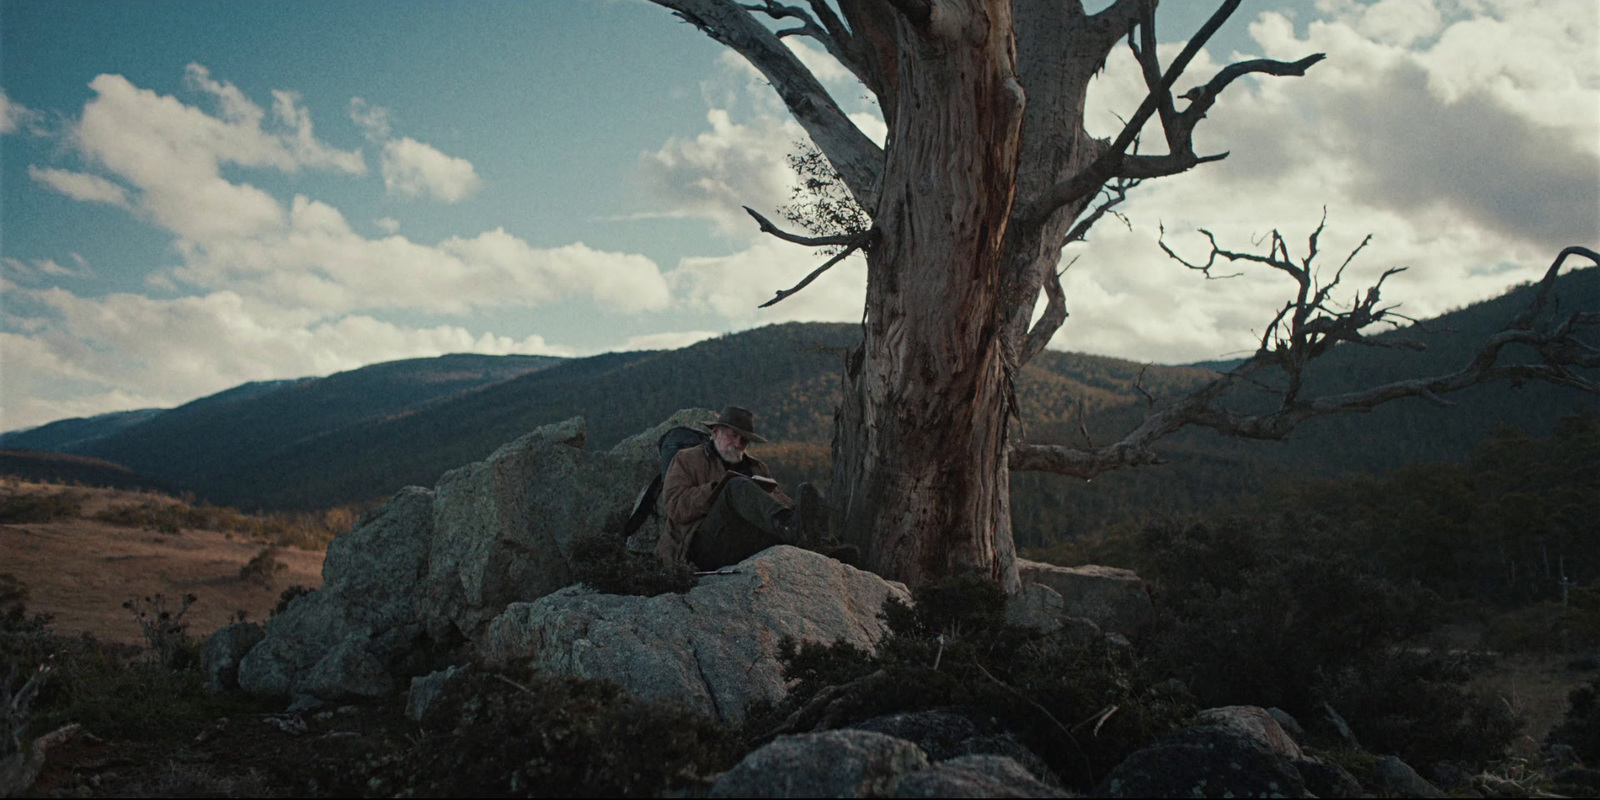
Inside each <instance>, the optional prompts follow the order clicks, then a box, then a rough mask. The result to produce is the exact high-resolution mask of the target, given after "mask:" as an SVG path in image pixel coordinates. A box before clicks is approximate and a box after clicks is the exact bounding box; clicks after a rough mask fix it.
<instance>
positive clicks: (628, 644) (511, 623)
mask: <svg viewBox="0 0 1600 800" xmlns="http://www.w3.org/2000/svg"><path fill="white" fill-rule="evenodd" d="M731 569H732V570H733V572H734V574H731V575H713V576H706V577H704V578H702V579H701V580H700V585H699V586H697V587H695V588H694V589H692V590H690V591H689V592H688V593H686V594H681V595H678V594H664V595H657V596H655V597H638V596H623V595H604V594H597V593H595V592H594V591H592V590H590V589H587V588H584V587H581V586H572V587H568V588H565V589H562V590H561V591H558V592H556V593H554V594H551V595H548V596H546V597H543V598H540V599H538V600H535V601H533V602H531V603H513V604H512V605H511V606H510V607H508V608H507V609H506V610H505V613H503V614H501V615H500V616H498V617H496V618H495V619H494V620H493V621H492V622H490V623H489V624H488V625H487V626H486V628H485V629H484V631H483V633H482V635H481V636H479V637H478V639H477V641H476V644H477V650H478V653H479V655H480V656H481V657H482V658H483V659H484V661H485V662H486V663H488V664H490V665H507V664H513V663H528V664H531V665H532V666H534V667H536V668H538V669H541V670H544V671H546V672H551V673H557V674H564V675H576V676H580V677H585V678H604V679H608V680H611V681H614V682H616V683H617V684H619V685H621V686H622V687H623V688H624V689H626V690H628V691H629V692H631V693H632V694H634V695H636V696H639V697H643V698H647V699H653V700H661V701H667V702H681V703H683V704H685V705H687V706H688V707H689V708H690V709H691V710H693V711H696V712H699V713H703V714H708V715H714V716H717V717H720V718H722V719H728V720H735V719H739V718H742V717H743V716H744V714H745V711H746V709H747V707H748V706H749V705H750V704H751V703H752V702H755V701H757V700H766V701H771V702H777V701H779V700H781V699H782V698H783V696H784V694H785V692H786V688H785V680H784V676H783V671H782V668H781V666H780V665H779V663H778V659H777V656H778V644H779V642H780V641H781V640H782V639H783V638H784V637H793V638H794V639H796V640H801V641H817V642H836V641H845V642H849V643H850V644H853V645H855V646H857V647H861V648H863V649H869V650H870V649H872V648H873V647H874V646H876V644H877V642H878V640H879V639H880V638H882V636H883V635H884V633H886V631H887V628H886V626H885V625H884V623H883V621H882V620H881V619H879V617H878V612H879V610H880V609H882V607H883V603H884V601H885V600H886V599H887V598H889V597H897V598H899V599H900V600H902V601H905V602H909V601H910V594H909V592H907V590H906V587H905V586H904V585H903V584H899V583H895V582H892V581H886V580H884V579H883V578H880V577H878V576H877V575H874V574H872V573H870V572H863V571H862V570H858V569H856V568H854V567H851V566H848V565H845V564H842V563H840V562H838V561H835V560H833V559H831V558H828V557H826V556H822V555H819V554H817V553H813V552H810V551H807V550H801V549H799V548H795V547H788V546H778V547H772V548H768V549H766V550H763V551H761V552H760V553H757V554H755V555H753V556H751V557H750V558H747V559H745V560H744V561H741V562H740V563H739V564H737V565H735V566H734V567H732V568H731Z"/></svg>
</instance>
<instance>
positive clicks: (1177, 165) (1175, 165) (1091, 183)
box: [1021, 1, 1324, 221]
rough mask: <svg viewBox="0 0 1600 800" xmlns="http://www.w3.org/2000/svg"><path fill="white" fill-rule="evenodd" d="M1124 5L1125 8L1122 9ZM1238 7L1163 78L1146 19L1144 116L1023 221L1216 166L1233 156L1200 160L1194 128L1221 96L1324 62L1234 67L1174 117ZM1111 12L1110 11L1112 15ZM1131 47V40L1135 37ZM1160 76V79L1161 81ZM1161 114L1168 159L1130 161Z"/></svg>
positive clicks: (1227, 8) (1211, 24)
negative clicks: (1201, 58)
mask: <svg viewBox="0 0 1600 800" xmlns="http://www.w3.org/2000/svg"><path fill="white" fill-rule="evenodd" d="M1118 5H1121V4H1118ZM1238 5H1239V4H1238V2H1232V1H1230V2H1226V3H1223V4H1222V6H1221V7H1219V8H1218V9H1217V11H1216V12H1215V13H1214V14H1212V16H1211V18H1210V19H1208V20H1206V24H1205V25H1203V26H1201V28H1200V30H1199V31H1198V32H1197V33H1196V34H1195V35H1194V37H1193V38H1191V39H1190V40H1189V43H1188V45H1186V46H1185V47H1184V49H1183V51H1182V52H1181V53H1179V54H1178V57H1177V58H1176V59H1174V60H1173V62H1172V66H1170V67H1169V68H1168V69H1167V71H1166V72H1165V73H1164V74H1163V73H1160V64H1159V61H1158V60H1157V58H1156V52H1155V45H1154V20H1153V19H1152V18H1149V17H1144V16H1142V17H1141V18H1140V23H1139V25H1140V27H1141V29H1146V28H1148V29H1149V30H1148V31H1141V37H1142V38H1143V39H1144V40H1145V43H1144V45H1143V46H1142V47H1135V48H1134V52H1135V54H1136V56H1137V57H1138V59H1139V64H1140V69H1141V71H1142V72H1143V74H1144V77H1145V83H1146V85H1147V86H1148V87H1149V89H1150V91H1149V93H1148V94H1147V95H1146V96H1145V99H1144V102H1143V103H1141V104H1140V106H1139V110H1138V111H1136V112H1134V115H1133V116H1132V117H1131V118H1130V119H1129V120H1128V122H1127V124H1126V125H1124V126H1123V128H1122V132H1121V133H1120V134H1118V135H1117V138H1116V139H1115V140H1114V141H1113V142H1112V143H1111V146H1110V147H1109V148H1107V149H1106V151H1105V152H1104V153H1102V154H1101V155H1100V157H1099V158H1097V159H1095V160H1094V162H1093V163H1091V164H1090V165H1089V166H1088V167H1086V168H1084V169H1083V170H1082V171H1080V172H1078V173H1077V174H1076V175H1073V176H1072V177H1071V178H1068V179H1066V180H1064V181H1062V182H1061V183H1058V184H1056V185H1055V186H1053V187H1051V188H1050V189H1049V190H1048V191H1046V192H1044V193H1043V194H1042V195H1040V196H1039V198H1038V199H1037V200H1035V201H1034V202H1033V203H1032V204H1030V205H1029V207H1028V208H1027V209H1025V210H1024V212H1023V215H1022V217H1021V218H1022V219H1024V220H1034V221H1037V220H1043V219H1045V218H1046V217H1048V216H1049V215H1050V213H1051V212H1053V211H1054V210H1055V209H1057V208H1061V207H1062V206H1065V205H1068V204H1069V203H1073V202H1076V201H1077V200H1079V199H1082V198H1083V197H1085V196H1087V195H1089V194H1091V193H1093V192H1095V191H1097V190H1098V189H1099V187H1100V186H1102V185H1103V184H1105V182H1106V181H1108V180H1111V179H1112V178H1116V177H1123V178H1140V179H1144V178H1159V177H1164V176H1167V175H1176V174H1178V173H1180V172H1185V171H1187V170H1189V169H1192V168H1194V167H1195V166H1198V165H1200V164H1205V163H1208V162H1211V161H1220V160H1221V159H1223V158H1226V157H1227V156H1228V154H1227V153H1217V154H1214V155H1208V156H1198V155H1195V153H1194V128H1195V126H1196V125H1198V124H1199V122H1200V120H1201V119H1203V118H1204V117H1205V115H1206V112H1207V111H1208V110H1209V109H1210V108H1211V106H1212V104H1214V103H1215V102H1216V98H1217V95H1218V94H1220V93H1221V92H1222V90H1223V89H1225V88H1227V86H1228V84H1230V83H1232V82H1233V81H1234V80H1236V79H1237V78H1239V77H1240V76H1242V75H1247V74H1250V73H1261V74H1265V75H1279V76H1284V75H1297V76H1298V75H1304V74H1305V72H1306V70H1307V69H1309V68H1310V67H1311V66H1312V65H1313V64H1316V63H1317V62H1318V61H1321V60H1322V59H1323V58H1324V56H1323V55H1322V54H1321V53H1318V54H1315V55H1311V56H1307V57H1306V58H1303V59H1300V60H1299V61H1294V62H1284V61H1274V60H1271V59H1255V60H1252V61H1242V62H1239V63H1237V64H1231V65H1229V66H1227V67H1224V68H1223V69H1222V70H1221V71H1219V72H1218V73H1217V74H1216V76H1215V77H1213V78H1212V79H1211V80H1210V81H1209V82H1207V83H1206V84H1205V85H1203V86H1198V87H1196V88H1194V89H1192V90H1190V91H1188V92H1185V93H1184V95H1183V97H1184V98H1185V99H1187V100H1189V106H1188V107H1187V108H1185V109H1184V110H1183V111H1182V112H1172V111H1169V109H1171V108H1172V103H1173V101H1172V85H1173V84H1174V83H1175V82H1176V81H1177V79H1178V77H1179V76H1180V75H1182V74H1183V70H1184V69H1185V68H1187V67H1188V65H1189V62H1190V61H1191V60H1193V58H1194V56H1195V54H1196V53H1198V52H1199V50H1200V48H1201V47H1203V46H1204V45H1205V43H1206V42H1207V41H1208V40H1209V39H1210V38H1211V36H1212V34H1214V33H1215V32H1216V30H1217V28H1218V27H1220V26H1221V25H1222V23H1223V22H1224V21H1226V20H1227V18H1228V16H1229V15H1230V14H1232V13H1233V10H1234V9H1235V8H1237V7H1238ZM1108 10H1109V9H1108ZM1130 43H1131V36H1130ZM1157 74H1160V79H1159V80H1156V78H1155V76H1156V75H1157ZM1158 111H1159V112H1160V113H1161V120H1162V130H1163V133H1164V134H1165V135H1166V138H1167V146H1168V153H1167V155H1157V156H1148V155H1146V156H1140V155H1129V153H1128V149H1129V147H1130V146H1131V145H1132V144H1133V142H1134V141H1135V140H1136V139H1137V137H1138V134H1139V131H1140V130H1142V129H1143V128H1144V125H1145V123H1146V122H1148V121H1149V119H1150V117H1151V116H1152V115H1154V114H1155V113H1157V112H1158Z"/></svg>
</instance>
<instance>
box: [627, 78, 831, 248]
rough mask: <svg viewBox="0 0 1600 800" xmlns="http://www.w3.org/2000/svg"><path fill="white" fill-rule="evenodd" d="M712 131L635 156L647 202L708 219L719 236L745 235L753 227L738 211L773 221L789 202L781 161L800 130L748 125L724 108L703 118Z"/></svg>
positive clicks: (788, 123)
mask: <svg viewBox="0 0 1600 800" xmlns="http://www.w3.org/2000/svg"><path fill="white" fill-rule="evenodd" d="M706 121H707V122H708V123H710V125H711V129H710V130H708V131H705V132H703V133H701V134H700V135H698V136H696V137H694V138H693V139H685V138H679V137H673V138H672V139H669V140H668V141H667V143H666V144H664V145H662V147H661V148H660V149H659V150H656V151H654V152H647V153H644V154H642V155H641V156H640V157H639V172H640V175H641V176H642V178H643V179H644V181H645V185H646V191H647V193H648V195H649V197H650V200H651V201H652V203H653V204H654V205H655V206H656V207H657V208H659V209H661V210H662V212H663V213H665V214H669V215H674V216H683V217H696V218H702V219H707V220H710V221H712V222H714V223H715V224H716V225H717V228H718V230H719V231H720V232H722V233H724V234H729V235H747V234H749V233H751V232H753V231H754V230H756V228H755V224H754V223H753V222H752V221H751V220H750V217H749V215H747V214H746V213H745V212H744V209H743V206H750V207H751V208H754V209H756V210H757V211H760V212H761V213H763V214H766V215H767V216H772V215H773V214H774V213H775V210H776V209H777V208H778V207H779V206H780V205H783V204H784V203H787V202H788V201H789V197H790V190H791V188H792V187H793V186H794V184H795V181H796V178H795V175H794V171H793V170H791V169H790V168H789V164H788V162H787V161H786V160H785V159H784V156H785V154H787V153H789V152H790V151H792V150H794V143H795V142H796V141H806V140H807V137H806V134H805V131H803V130H801V128H800V126H799V125H798V124H796V123H795V122H793V121H792V120H788V119H780V118H777V117H771V116H763V117H759V118H757V119H755V120H753V121H751V122H750V123H749V124H740V123H736V122H734V121H733V120H732V118H731V117H730V115H729V113H728V111H727V110H725V109H721V108H714V109H712V110H711V111H710V112H708V113H707V114H706Z"/></svg>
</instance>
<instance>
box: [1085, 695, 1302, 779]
mask: <svg viewBox="0 0 1600 800" xmlns="http://www.w3.org/2000/svg"><path fill="white" fill-rule="evenodd" d="M1240 708H1242V707H1230V708H1226V709H1213V710H1211V711H1207V712H1201V716H1202V719H1206V718H1207V715H1209V719H1211V720H1212V721H1211V722H1209V723H1208V724H1201V725H1192V726H1189V727H1187V728H1182V729H1180V730H1177V731H1174V732H1173V733H1171V734H1169V735H1167V736H1165V737H1163V738H1161V739H1160V740H1158V741H1156V743H1155V744H1152V745H1150V746H1148V747H1145V748H1142V749H1140V750H1136V751H1134V752H1133V753H1130V754H1129V755H1128V757H1127V758H1126V759H1124V760H1123V761H1122V763H1121V764H1118V765H1117V766H1116V768H1115V769H1113V770H1112V771H1111V773H1110V774H1109V775H1108V776H1106V779H1105V781H1104V783H1103V784H1102V785H1101V787H1100V789H1101V791H1100V794H1102V795H1104V796H1106V797H1304V796H1306V786H1305V779H1304V778H1303V777H1302V776H1301V775H1300V772H1299V770H1298V769H1296V767H1295V764H1294V762H1295V757H1291V756H1289V755H1288V754H1287V752H1293V753H1295V754H1297V755H1298V754H1299V748H1298V747H1297V746H1295V745H1294V742H1293V741H1292V740H1290V739H1289V737H1288V735H1287V734H1285V733H1283V729H1282V728H1280V727H1278V724H1277V723H1276V722H1273V720H1272V717H1271V716H1270V715H1268V714H1267V713H1266V712H1265V711H1264V710H1261V709H1256V710H1257V711H1260V712H1261V713H1260V715H1259V717H1258V716H1257V715H1255V714H1253V713H1241V712H1240V711H1239V709H1240ZM1263 719H1264V720H1265V723H1263V722H1262V721H1261V720H1263ZM1266 723H1270V727H1268V726H1267V724H1266ZM1274 730H1275V731H1276V733H1275V734H1274V732H1273V731H1274ZM1279 737H1281V738H1279ZM1285 742H1287V747H1288V748H1293V749H1292V750H1287V752H1286V747H1285V745H1284V743H1285Z"/></svg>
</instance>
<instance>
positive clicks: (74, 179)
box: [28, 164, 129, 208]
mask: <svg viewBox="0 0 1600 800" xmlns="http://www.w3.org/2000/svg"><path fill="white" fill-rule="evenodd" d="M28 177H30V178H33V179H34V180H35V181H37V182H39V183H42V184H44V185H45V186H48V187H50V188H52V189H54V190H56V191H58V192H60V193H62V194H64V195H66V196H68V197H70V198H72V199H74V200H82V201H85V202H91V203H109V204H111V205H114V206H122V207H124V208H128V207H129V203H128V191H127V190H126V189H124V188H122V187H121V186H119V185H117V184H115V183H112V182H111V181H109V180H106V179H105V178H102V177H100V176H99V175H90V174H89V173H87V172H73V171H71V170H65V169H54V168H52V167H37V166H34V165H32V164H29V165H28Z"/></svg>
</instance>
